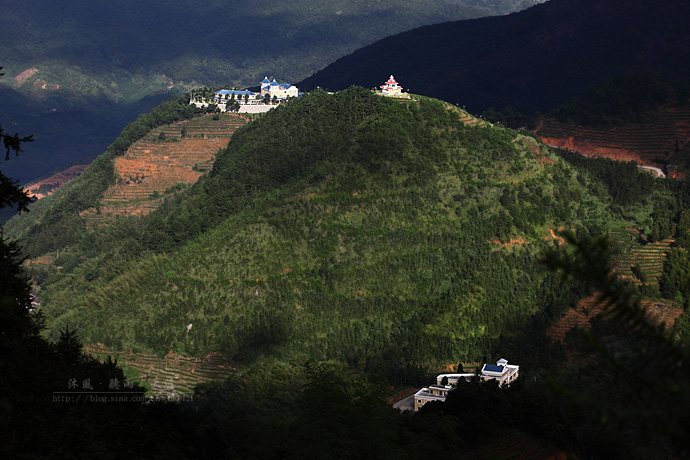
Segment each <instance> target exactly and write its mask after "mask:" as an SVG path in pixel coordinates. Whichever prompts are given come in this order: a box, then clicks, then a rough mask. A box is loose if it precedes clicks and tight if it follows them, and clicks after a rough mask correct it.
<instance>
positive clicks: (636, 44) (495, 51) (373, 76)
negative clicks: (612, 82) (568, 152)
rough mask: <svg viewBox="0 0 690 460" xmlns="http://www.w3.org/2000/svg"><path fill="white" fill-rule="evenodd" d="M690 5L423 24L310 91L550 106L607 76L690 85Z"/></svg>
mask: <svg viewBox="0 0 690 460" xmlns="http://www.w3.org/2000/svg"><path fill="white" fill-rule="evenodd" d="M688 21H690V4H688V3H687V2H678V1H675V0H663V1H660V2H649V1H646V0H634V1H627V0H552V1H550V2H547V3H545V4H542V5H537V6H535V7H533V8H529V9H527V10H524V11H521V12H518V13H515V14H511V15H508V16H502V17H492V18H481V19H473V20H468V21H455V22H448V23H444V24H437V25H432V26H427V27H421V28H418V29H415V30H412V31H409V32H404V33H401V34H398V35H395V36H392V37H388V38H385V39H383V40H380V41H378V42H376V43H374V44H372V45H369V46H367V47H364V48H362V49H360V50H357V51H356V52H354V53H352V54H351V55H349V56H346V57H343V58H341V59H339V60H338V61H336V62H334V63H333V64H331V65H330V66H328V67H326V68H325V69H324V70H322V71H320V72H318V73H316V74H315V75H313V76H311V77H309V78H307V79H306V80H304V81H303V82H300V85H302V86H304V87H305V89H309V88H313V87H316V86H320V87H322V88H329V89H332V90H339V89H342V88H346V87H348V86H349V85H353V84H354V85H361V86H364V87H367V88H371V87H374V86H378V85H381V84H382V83H383V81H384V79H385V78H386V76H388V75H389V74H391V73H393V74H394V75H395V77H396V78H397V79H398V81H399V82H401V84H402V85H403V86H404V87H405V88H410V90H411V91H412V92H415V93H420V94H424V95H427V96H432V97H437V98H439V99H443V100H446V101H449V102H452V103H457V104H459V105H460V106H466V107H467V108H468V109H469V110H471V111H473V112H477V113H479V112H482V111H483V110H486V109H488V108H490V107H493V108H496V109H501V110H502V109H504V108H506V107H507V106H512V107H513V108H514V109H517V110H519V111H521V112H525V113H528V114H529V113H532V112H534V111H536V110H539V111H542V112H547V111H552V110H555V109H556V108H557V107H558V106H559V105H561V104H563V103H565V102H568V101H569V100H570V99H572V98H573V97H575V96H578V95H580V94H582V92H584V91H585V89H587V88H588V87H590V86H591V85H593V84H595V83H599V82H600V81H602V80H603V79H605V78H608V77H612V76H616V75H621V74H628V73H631V72H636V71H658V72H660V73H662V74H665V76H666V77H668V78H672V79H678V80H681V81H685V82H687V81H690V54H689V53H690V33H689V32H688V28H687V24H688Z"/></svg>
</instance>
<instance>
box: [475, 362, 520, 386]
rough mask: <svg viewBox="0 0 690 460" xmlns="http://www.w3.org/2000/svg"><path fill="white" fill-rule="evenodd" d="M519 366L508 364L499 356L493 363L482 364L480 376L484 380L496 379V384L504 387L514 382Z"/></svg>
mask: <svg viewBox="0 0 690 460" xmlns="http://www.w3.org/2000/svg"><path fill="white" fill-rule="evenodd" d="M519 372H520V366H516V365H515V364H508V360H507V359H504V358H501V359H499V360H498V361H497V362H496V365H493V364H484V366H482V372H481V374H480V377H481V378H482V380H484V381H485V382H486V381H488V380H498V385H499V386H501V387H505V386H508V385H510V384H511V383H512V382H514V381H515V380H516V379H517V378H518V375H519Z"/></svg>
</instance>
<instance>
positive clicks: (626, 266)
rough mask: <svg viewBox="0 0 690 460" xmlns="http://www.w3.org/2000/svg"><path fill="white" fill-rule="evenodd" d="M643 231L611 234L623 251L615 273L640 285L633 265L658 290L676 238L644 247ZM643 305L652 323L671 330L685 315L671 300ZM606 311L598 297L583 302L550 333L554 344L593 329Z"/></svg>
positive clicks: (633, 230) (613, 232) (611, 237)
mask: <svg viewBox="0 0 690 460" xmlns="http://www.w3.org/2000/svg"><path fill="white" fill-rule="evenodd" d="M639 238H640V232H639V231H637V230H635V229H632V228H627V229H621V230H617V231H611V232H609V239H610V240H611V242H612V244H613V245H614V247H617V248H618V249H619V250H620V253H619V254H618V255H616V257H615V264H614V268H613V270H614V273H616V274H617V275H618V276H619V277H620V278H623V279H628V280H630V281H631V282H633V283H634V284H636V285H637V286H641V285H642V281H641V280H640V279H639V278H638V277H637V276H636V275H635V274H634V273H633V268H632V267H633V266H636V267H638V268H639V273H641V274H642V276H643V278H644V279H645V283H644V284H645V285H647V286H651V287H654V288H658V286H659V278H660V277H661V273H662V270H663V267H664V263H665V262H666V259H667V257H668V252H669V250H670V246H671V243H673V240H672V239H666V240H663V241H659V242H657V243H649V244H645V245H643V244H641V243H640V242H639ZM642 305H643V306H644V307H645V309H646V310H647V314H648V315H649V318H650V319H652V321H654V322H657V323H659V324H664V325H665V326H666V327H667V328H670V327H671V326H673V324H674V323H675V321H676V319H678V317H679V316H680V315H681V314H682V313H683V308H682V307H680V306H677V305H674V304H673V303H672V302H669V301H654V300H643V301H642ZM601 311H602V307H601V305H600V299H599V297H598V295H596V294H595V295H593V296H590V297H587V298H585V299H582V300H581V301H580V302H579V303H578V305H577V306H576V307H575V308H572V309H570V310H569V311H568V312H567V313H566V314H565V315H564V316H563V317H562V318H561V319H560V320H559V321H558V322H556V324H554V325H553V326H551V328H549V330H548V331H547V336H549V337H550V338H551V339H552V340H553V341H559V342H562V341H563V340H564V339H565V336H566V334H567V333H568V332H569V331H571V330H572V329H574V328H575V327H577V328H589V326H590V320H591V319H592V318H593V317H594V316H596V315H597V314H598V313H600V312H601Z"/></svg>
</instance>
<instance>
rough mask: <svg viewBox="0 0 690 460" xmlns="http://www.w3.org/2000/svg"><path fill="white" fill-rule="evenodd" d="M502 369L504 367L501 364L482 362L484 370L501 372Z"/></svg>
mask: <svg viewBox="0 0 690 460" xmlns="http://www.w3.org/2000/svg"><path fill="white" fill-rule="evenodd" d="M504 369H505V367H503V366H495V365H493V364H484V370H485V371H487V372H498V373H503V370H504Z"/></svg>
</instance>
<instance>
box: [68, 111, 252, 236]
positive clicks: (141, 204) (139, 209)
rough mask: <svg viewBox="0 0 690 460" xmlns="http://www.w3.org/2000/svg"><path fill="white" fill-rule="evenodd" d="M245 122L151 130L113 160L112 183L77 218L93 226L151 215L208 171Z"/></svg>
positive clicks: (199, 121) (231, 119)
mask: <svg viewBox="0 0 690 460" xmlns="http://www.w3.org/2000/svg"><path fill="white" fill-rule="evenodd" d="M246 123H247V119H246V118H244V117H242V116H238V115H230V114H225V115H221V117H220V119H218V120H214V119H213V117H212V116H204V117H199V118H195V119H192V120H185V121H181V122H178V123H174V124H172V125H168V126H165V127H162V128H157V129H155V130H153V131H152V132H151V133H150V134H149V136H148V137H146V138H145V139H142V140H140V141H138V142H136V143H135V144H134V145H132V146H131V147H130V148H129V150H127V153H126V154H125V155H124V156H123V157H119V158H117V159H116V160H115V174H116V176H117V177H118V180H117V182H116V184H115V185H113V186H111V187H110V188H108V190H107V191H106V192H105V194H104V196H103V198H102V199H101V201H100V206H99V207H98V208H92V209H89V210H86V211H84V212H83V213H82V214H81V215H82V216H83V217H84V218H85V219H86V220H87V225H88V226H89V227H93V226H96V225H100V224H102V223H105V222H107V221H108V220H110V219H112V218H115V217H116V216H130V215H145V214H148V213H150V212H151V211H153V210H154V209H156V208H157V207H158V206H159V205H160V204H161V202H162V200H163V196H164V195H166V194H170V193H174V192H175V187H176V186H179V185H180V184H193V183H195V182H196V181H197V180H199V178H200V177H201V176H202V174H203V173H204V172H206V171H209V170H210V169H211V167H212V166H213V160H214V159H215V156H216V154H217V153H218V151H220V150H222V149H224V148H226V147H227V145H228V142H229V141H230V137H231V136H232V134H233V133H234V132H235V131H236V130H237V128H239V127H240V126H243V125H244V124H246ZM183 128H184V129H185V130H186V133H185V136H184V137H183V136H182V135H181V133H182V129H183Z"/></svg>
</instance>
